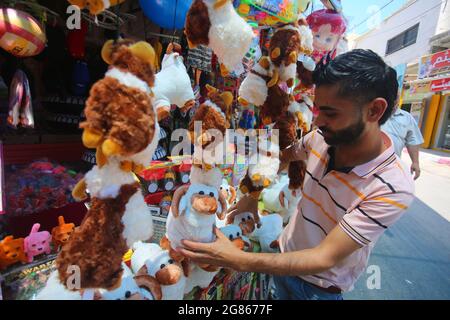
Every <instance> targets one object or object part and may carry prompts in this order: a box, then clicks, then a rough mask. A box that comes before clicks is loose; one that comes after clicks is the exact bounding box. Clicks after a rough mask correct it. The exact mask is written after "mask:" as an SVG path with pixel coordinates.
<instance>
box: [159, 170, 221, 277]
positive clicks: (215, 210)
mask: <svg viewBox="0 0 450 320" xmlns="http://www.w3.org/2000/svg"><path fill="white" fill-rule="evenodd" d="M214 176H215V177H216V178H214ZM217 180H218V181H217ZM221 181H222V175H221V173H220V170H218V169H217V168H215V169H211V170H209V171H208V172H203V171H201V169H199V168H197V167H193V168H192V172H191V183H192V184H191V185H190V186H189V187H188V186H185V187H181V188H180V189H178V190H177V192H176V193H175V194H174V197H173V201H172V208H171V212H170V213H169V217H168V219H167V224H166V227H167V231H166V244H164V245H163V244H162V245H161V247H163V248H164V249H168V250H169V251H170V256H171V257H172V259H174V260H175V261H177V262H180V263H182V262H183V263H185V264H186V263H187V261H185V260H184V257H183V256H181V255H180V254H179V253H177V252H176V251H175V250H174V249H175V248H178V247H181V246H182V244H181V240H183V239H187V240H192V241H197V242H213V241H214V240H215V235H214V231H213V226H214V225H215V222H216V218H215V215H216V214H217V216H218V217H219V219H221V220H223V219H224V218H225V214H226V210H227V203H226V200H225V198H224V197H223V195H222V194H221V193H220V192H219V190H218V189H219V186H220V184H221ZM163 242H164V241H163ZM200 267H201V268H203V269H205V270H206V271H212V269H211V267H210V266H208V265H202V266H200ZM187 270H188V267H186V265H185V266H184V271H185V275H186V276H189V274H187V273H186V272H188V271H187Z"/></svg>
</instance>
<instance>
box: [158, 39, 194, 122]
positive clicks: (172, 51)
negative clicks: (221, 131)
mask: <svg viewBox="0 0 450 320" xmlns="http://www.w3.org/2000/svg"><path fill="white" fill-rule="evenodd" d="M180 53H181V46H180V45H179V44H176V43H171V44H169V46H168V48H167V51H166V55H165V56H164V58H163V61H162V65H161V71H160V72H159V73H157V74H156V76H155V86H154V87H153V93H154V94H155V97H154V101H153V104H154V105H155V108H156V110H157V113H158V121H160V120H162V119H164V118H166V117H167V116H169V114H170V107H171V105H176V106H177V107H178V108H181V109H182V111H184V112H185V111H187V110H189V109H190V108H192V107H193V106H194V105H195V97H194V91H193V90H192V86H191V79H190V78H189V75H188V73H187V70H186V67H185V66H184V63H183V57H182V56H181V55H180Z"/></svg>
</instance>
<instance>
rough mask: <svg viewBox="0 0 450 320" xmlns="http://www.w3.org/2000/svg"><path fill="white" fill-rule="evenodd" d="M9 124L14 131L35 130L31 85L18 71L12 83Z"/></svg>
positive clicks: (22, 73)
mask: <svg viewBox="0 0 450 320" xmlns="http://www.w3.org/2000/svg"><path fill="white" fill-rule="evenodd" d="M7 122H8V125H9V126H11V127H12V128H14V129H17V128H18V127H19V126H20V127H23V128H34V116H33V104H32V101H31V92H30V84H29V82H28V78H27V76H26V74H25V72H23V71H22V70H17V71H16V73H15V74H14V77H13V79H12V81H11V87H10V92H9V111H8V119H7Z"/></svg>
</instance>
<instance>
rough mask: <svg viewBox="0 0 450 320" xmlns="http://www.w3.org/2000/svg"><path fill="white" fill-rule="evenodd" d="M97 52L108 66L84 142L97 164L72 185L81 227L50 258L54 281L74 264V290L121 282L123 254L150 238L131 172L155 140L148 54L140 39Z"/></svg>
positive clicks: (92, 100)
mask: <svg viewBox="0 0 450 320" xmlns="http://www.w3.org/2000/svg"><path fill="white" fill-rule="evenodd" d="M102 57H103V59H104V60H105V62H107V63H108V64H109V65H110V68H109V70H108V72H107V73H106V75H105V77H104V78H103V79H101V80H99V81H98V82H97V83H96V84H94V86H93V87H92V89H91V91H90V96H89V99H88V100H87V101H86V108H85V114H86V121H85V122H84V123H82V124H81V125H80V127H81V128H82V129H84V131H83V137H82V139H83V143H84V145H85V146H86V147H88V148H96V149H97V166H95V167H94V168H93V169H92V170H91V171H89V172H88V173H87V174H86V176H85V178H84V179H83V180H81V181H80V182H79V183H78V184H77V185H76V186H75V188H74V190H73V192H72V193H73V196H74V198H75V199H85V198H86V197H87V195H86V191H88V192H89V194H90V196H91V205H90V209H89V211H88V213H87V214H86V216H85V218H84V220H83V222H82V224H81V226H80V227H79V228H78V229H76V230H75V232H74V233H73V234H72V236H71V238H70V240H69V241H68V242H67V243H66V244H65V245H64V246H63V248H62V250H61V252H60V253H59V255H58V257H57V259H56V266H57V269H58V272H59V278H60V281H61V283H63V284H67V279H68V277H70V276H71V273H70V268H69V267H70V266H72V265H78V266H79V268H80V275H81V279H80V284H81V289H90V288H104V289H114V288H117V287H118V286H119V285H120V281H121V276H122V273H123V269H122V257H123V256H124V254H125V253H126V252H127V251H128V249H129V248H131V247H132V245H133V244H134V243H135V242H137V241H142V240H149V239H150V237H151V236H152V235H153V222H152V216H151V214H150V212H149V209H148V207H147V205H146V203H145V201H144V197H143V195H142V192H141V190H140V186H139V183H138V182H137V181H136V178H135V175H134V173H133V171H134V172H139V171H141V169H142V168H144V166H147V165H149V164H150V162H151V158H152V156H153V154H154V151H155V149H156V146H157V144H158V138H159V125H158V122H157V121H156V110H155V108H154V106H153V105H152V103H151V95H152V92H151V87H153V84H154V72H153V62H154V58H155V53H154V50H153V48H152V47H151V46H150V45H149V44H148V43H146V42H134V41H132V40H126V39H119V40H116V41H112V40H110V41H108V42H106V44H105V45H104V47H103V49H102Z"/></svg>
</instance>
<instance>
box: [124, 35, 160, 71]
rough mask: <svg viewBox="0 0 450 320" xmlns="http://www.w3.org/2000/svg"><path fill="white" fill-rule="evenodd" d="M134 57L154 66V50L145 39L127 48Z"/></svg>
mask: <svg viewBox="0 0 450 320" xmlns="http://www.w3.org/2000/svg"><path fill="white" fill-rule="evenodd" d="M128 49H129V50H130V51H131V52H132V53H133V54H134V55H135V56H136V57H138V58H139V59H141V60H143V61H144V62H146V63H148V64H149V65H151V66H152V67H154V63H155V56H156V54H155V50H154V49H153V47H152V46H151V45H150V44H149V43H148V42H145V41H139V42H137V43H135V44H133V45H132V46H130V47H129V48H128Z"/></svg>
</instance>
